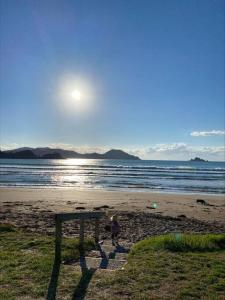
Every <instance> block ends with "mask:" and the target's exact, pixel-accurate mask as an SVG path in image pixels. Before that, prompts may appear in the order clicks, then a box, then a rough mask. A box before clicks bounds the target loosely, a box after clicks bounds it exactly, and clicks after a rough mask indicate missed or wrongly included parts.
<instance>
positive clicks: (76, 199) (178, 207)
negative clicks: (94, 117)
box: [0, 188, 225, 224]
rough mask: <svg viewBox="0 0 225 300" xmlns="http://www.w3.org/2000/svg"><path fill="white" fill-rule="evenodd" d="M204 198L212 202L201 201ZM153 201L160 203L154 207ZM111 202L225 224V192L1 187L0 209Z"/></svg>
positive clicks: (64, 208)
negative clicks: (148, 191)
mask: <svg viewBox="0 0 225 300" xmlns="http://www.w3.org/2000/svg"><path fill="white" fill-rule="evenodd" d="M197 199H203V200H205V201H206V203H207V204H208V205H202V204H198V203H197V202H196V200H197ZM153 203H156V205H157V207H156V208H155V209H151V208H150V207H151V206H152V204H153ZM103 205H107V206H109V207H108V209H109V210H112V211H129V212H136V213H137V212H151V213H154V214H159V215H162V216H171V217H177V216H179V215H185V216H186V217H187V218H194V219H197V220H201V221H206V222H218V223H224V224H225V196H224V195H202V194H164V193H144V192H116V191H115V192H114V191H113V192H111V191H93V190H88V191H80V190H75V189H67V188H66V189H64V188H57V189H52V188H51V189H48V188H46V189H32V188H29V189H27V188H1V189H0V209H1V211H2V210H5V209H8V210H10V211H12V212H20V213H24V214H26V213H29V212H31V211H36V212H37V213H42V212H46V211H48V212H52V213H56V212H73V211H77V210H78V209H79V208H81V209H83V210H84V209H85V210H98V209H99V207H101V206H103Z"/></svg>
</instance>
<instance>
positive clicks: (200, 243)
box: [130, 233, 225, 255]
mask: <svg viewBox="0 0 225 300" xmlns="http://www.w3.org/2000/svg"><path fill="white" fill-rule="evenodd" d="M224 249H225V234H181V233H175V234H167V235H161V236H156V237H152V238H149V239H146V240H143V241H140V242H139V243H137V244H136V245H135V246H134V247H133V249H132V251H131V253H130V255H135V253H136V252H137V251H138V252H144V251H149V250H169V251H172V252H190V251H191V252H196V251H197V252H199V251H200V252H208V251H219V250H224Z"/></svg>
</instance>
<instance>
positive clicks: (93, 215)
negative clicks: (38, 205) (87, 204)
mask: <svg viewBox="0 0 225 300" xmlns="http://www.w3.org/2000/svg"><path fill="white" fill-rule="evenodd" d="M104 215H105V212H103V211H102V212H101V211H96V212H79V213H65V214H57V215H56V216H57V217H58V218H59V219H60V220H61V221H62V222H64V221H69V220H73V219H100V218H102V217H103V216H104Z"/></svg>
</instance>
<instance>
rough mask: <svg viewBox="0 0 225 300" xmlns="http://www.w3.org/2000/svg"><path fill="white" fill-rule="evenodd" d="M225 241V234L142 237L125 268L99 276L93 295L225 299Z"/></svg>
mask: <svg viewBox="0 0 225 300" xmlns="http://www.w3.org/2000/svg"><path fill="white" fill-rule="evenodd" d="M224 241H225V235H222V234H220V235H216V234H207V235H200V234H199V235H197V234H196V235H191V234H188V235H181V234H179V235H177V234H174V235H172V234H169V235H163V236H157V237H153V238H149V239H145V240H143V241H140V242H138V243H136V244H135V245H134V246H133V248H132V250H131V252H130V253H129V256H128V263H127V264H126V266H125V268H124V270H119V271H117V272H116V273H113V274H111V275H109V276H108V277H104V278H103V279H101V280H99V281H98V283H97V284H96V285H93V286H92V290H90V292H89V297H90V299H93V300H94V299H95V298H96V299H108V300H111V299H113V300H119V299H121V298H122V299H146V300H147V299H204V300H205V299H225V243H224ZM99 291H101V292H99Z"/></svg>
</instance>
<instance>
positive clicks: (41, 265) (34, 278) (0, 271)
mask: <svg viewBox="0 0 225 300" xmlns="http://www.w3.org/2000/svg"><path fill="white" fill-rule="evenodd" d="M0 228H5V224H3V225H1V226H0ZM7 228H8V229H7V230H0V299H4V300H8V299H18V298H20V297H21V299H23V298H24V297H25V296H26V295H27V296H30V297H31V299H35V298H39V297H45V295H46V291H47V287H48V283H49V280H50V276H51V270H52V265H53V261H54V238H53V237H49V236H45V235H40V234H33V233H25V232H22V231H16V230H15V228H14V227H13V226H12V228H13V230H9V228H10V225H9V224H8V225H7ZM93 248H94V242H93V241H92V240H90V239H89V240H85V243H84V249H85V250H86V251H88V250H91V249H93ZM78 258H79V243H78V239H69V238H67V239H66V238H64V239H63V244H62V259H63V260H69V259H78ZM67 269H68V268H67V267H66V266H62V268H61V271H62V272H61V274H60V275H61V276H60V279H59V280H60V285H61V287H62V289H63V293H66V291H67V289H68V288H69V286H70V284H71V282H72V283H73V284H74V281H75V282H78V280H79V277H80V274H79V273H75V272H74V270H72V269H71V270H69V272H68V270H67ZM68 275H70V278H69V279H68ZM65 281H67V283H66V284H65ZM59 292H60V290H59Z"/></svg>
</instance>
